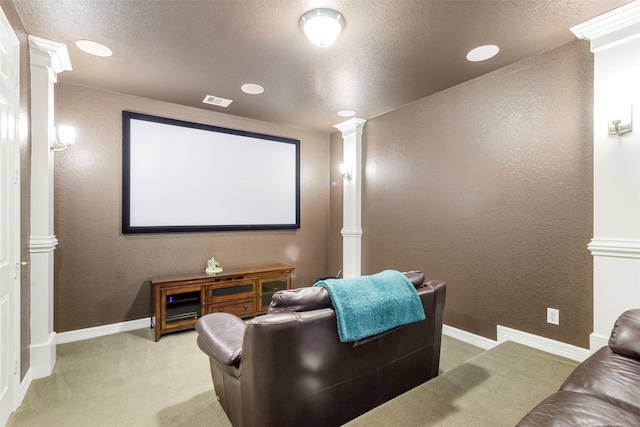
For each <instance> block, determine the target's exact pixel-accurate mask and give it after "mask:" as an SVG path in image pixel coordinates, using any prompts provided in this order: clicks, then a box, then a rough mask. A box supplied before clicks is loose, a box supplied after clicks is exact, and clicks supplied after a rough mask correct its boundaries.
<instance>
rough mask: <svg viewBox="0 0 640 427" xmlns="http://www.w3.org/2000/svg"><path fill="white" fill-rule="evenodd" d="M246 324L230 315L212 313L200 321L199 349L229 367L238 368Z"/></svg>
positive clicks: (198, 329)
mask: <svg viewBox="0 0 640 427" xmlns="http://www.w3.org/2000/svg"><path fill="white" fill-rule="evenodd" d="M246 327H247V326H246V324H245V323H244V321H243V320H242V319H240V318H239V317H237V316H234V315H233V314H229V313H212V314H207V315H206V316H203V317H201V318H200V319H198V322H197V323H196V331H198V347H200V350H202V351H203V352H204V353H205V354H206V355H207V356H209V357H210V358H212V359H217V360H219V361H220V362H221V363H223V364H225V365H228V366H232V365H235V366H238V365H239V364H240V360H241V358H242V342H243V340H244V331H245V329H246Z"/></svg>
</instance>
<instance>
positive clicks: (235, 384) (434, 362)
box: [196, 272, 445, 427]
mask: <svg viewBox="0 0 640 427" xmlns="http://www.w3.org/2000/svg"><path fill="white" fill-rule="evenodd" d="M405 275H407V277H408V278H409V279H410V280H411V281H412V283H413V284H414V286H416V289H417V291H418V295H419V296H420V299H421V301H422V305H423V307H424V311H425V314H426V320H423V321H420V322H416V323H412V324H409V325H406V326H403V327H400V328H398V329H395V330H393V331H391V332H389V333H387V334H383V335H382V336H380V337H378V338H376V339H372V340H370V341H366V342H363V343H359V344H358V345H354V344H353V343H343V342H340V340H339V337H338V330H337V325H336V316H335V313H334V310H333V308H332V305H331V300H330V298H329V295H328V293H327V291H326V290H325V289H324V288H321V287H311V288H300V289H295V290H288V291H280V292H277V293H276V294H274V296H273V299H272V302H271V306H270V307H269V311H268V312H267V314H265V315H263V316H259V317H256V318H254V319H252V320H249V321H248V322H246V323H245V321H243V320H241V319H240V318H238V317H236V316H234V315H232V314H228V313H213V314H208V315H206V316H203V317H202V318H200V320H198V322H197V324H196V330H197V331H198V345H199V347H200V349H202V351H203V352H204V353H206V354H207V355H208V356H209V358H210V365H211V377H212V379H213V384H214V388H215V392H216V395H217V397H218V400H219V401H220V404H221V405H222V408H223V409H224V411H225V412H226V414H227V416H228V417H229V420H230V421H231V423H232V424H233V425H234V426H235V427H240V426H251V427H256V426H302V425H304V426H310V425H317V426H337V425H341V424H343V423H345V422H347V421H349V420H351V419H353V418H355V417H357V416H358V415H360V414H363V413H364V412H366V411H368V410H370V409H372V408H374V407H375V406H377V405H380V404H381V403H383V402H385V401H387V400H389V399H392V398H393V397H395V396H398V395H399V394H401V393H403V392H405V391H407V390H409V389H411V388H413V387H415V386H417V385H419V384H421V383H423V382H425V381H427V380H429V379H431V378H433V377H435V376H437V375H438V369H439V365H440V343H441V338H442V315H443V310H444V301H445V284H444V283H443V282H440V281H435V280H434V281H430V282H427V283H423V282H424V275H423V274H422V273H421V272H410V273H405Z"/></svg>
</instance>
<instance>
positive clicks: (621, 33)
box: [570, 1, 640, 52]
mask: <svg viewBox="0 0 640 427" xmlns="http://www.w3.org/2000/svg"><path fill="white" fill-rule="evenodd" d="M570 29H571V32H573V34H575V36H576V37H577V38H579V39H583V40H589V41H590V42H591V51H592V52H597V51H599V50H603V49H606V48H608V47H611V46H615V45H617V44H620V43H624V42H626V41H629V40H632V39H634V38H638V37H640V1H634V2H631V3H628V4H626V5H623V6H621V7H619V8H616V9H614V10H612V11H609V12H607V13H604V14H602V15H600V16H596V17H595V18H592V19H589V20H588V21H585V22H583V23H581V24H578V25H575V26H573V27H571V28H570Z"/></svg>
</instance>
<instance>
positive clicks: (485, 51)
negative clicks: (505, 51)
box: [467, 44, 500, 62]
mask: <svg viewBox="0 0 640 427" xmlns="http://www.w3.org/2000/svg"><path fill="white" fill-rule="evenodd" d="M499 51H500V48H499V47H498V46H496V45H492V44H489V45H486V46H480V47H477V48H475V49H472V50H471V51H469V53H467V60H469V61H471V62H478V61H484V60H487V59H489V58H493V57H494V56H496V55H497V54H498V52H499Z"/></svg>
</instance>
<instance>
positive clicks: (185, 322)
mask: <svg viewBox="0 0 640 427" xmlns="http://www.w3.org/2000/svg"><path fill="white" fill-rule="evenodd" d="M203 302H204V292H203V289H202V287H201V286H192V287H182V288H173V289H163V290H162V291H161V292H160V320H161V322H162V324H161V326H162V329H172V328H183V327H184V328H189V327H193V325H195V323H196V321H197V320H198V318H199V317H200V316H202V315H203V313H202V311H203V309H202V308H203ZM156 321H157V319H156Z"/></svg>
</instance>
